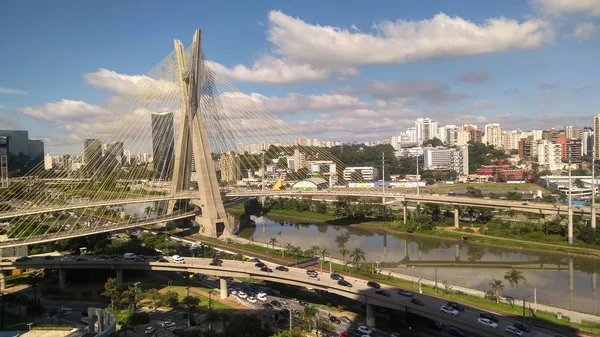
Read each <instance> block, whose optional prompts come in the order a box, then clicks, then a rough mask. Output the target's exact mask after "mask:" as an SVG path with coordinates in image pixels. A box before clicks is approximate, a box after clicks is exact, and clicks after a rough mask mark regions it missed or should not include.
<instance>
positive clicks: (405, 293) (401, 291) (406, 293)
mask: <svg viewBox="0 0 600 337" xmlns="http://www.w3.org/2000/svg"><path fill="white" fill-rule="evenodd" d="M398 294H400V295H402V296H406V297H412V295H413V292H412V291H410V290H406V289H398Z"/></svg>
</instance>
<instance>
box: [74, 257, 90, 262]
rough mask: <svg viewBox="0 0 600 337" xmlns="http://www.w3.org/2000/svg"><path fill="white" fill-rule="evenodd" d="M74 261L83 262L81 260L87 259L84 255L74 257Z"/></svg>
mask: <svg viewBox="0 0 600 337" xmlns="http://www.w3.org/2000/svg"><path fill="white" fill-rule="evenodd" d="M75 261H80V262H83V261H87V259H86V258H85V257H78V258H76V259H75Z"/></svg>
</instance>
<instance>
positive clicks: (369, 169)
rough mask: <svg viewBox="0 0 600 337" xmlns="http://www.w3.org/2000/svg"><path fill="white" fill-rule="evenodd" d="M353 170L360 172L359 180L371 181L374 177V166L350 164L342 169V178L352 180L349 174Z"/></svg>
mask: <svg viewBox="0 0 600 337" xmlns="http://www.w3.org/2000/svg"><path fill="white" fill-rule="evenodd" d="M354 172H358V173H360V174H361V176H362V180H361V181H373V180H374V179H375V177H376V173H375V168H374V167H373V166H351V167H346V168H345V169H344V180H346V181H352V178H351V176H352V173H354Z"/></svg>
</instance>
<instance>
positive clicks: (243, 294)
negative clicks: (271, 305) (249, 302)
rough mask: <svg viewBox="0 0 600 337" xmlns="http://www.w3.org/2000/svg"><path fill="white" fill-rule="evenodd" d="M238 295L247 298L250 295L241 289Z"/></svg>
mask: <svg viewBox="0 0 600 337" xmlns="http://www.w3.org/2000/svg"><path fill="white" fill-rule="evenodd" d="M237 296H238V297H239V298H246V297H248V295H247V294H246V293H245V292H243V291H241V290H240V291H238V293H237Z"/></svg>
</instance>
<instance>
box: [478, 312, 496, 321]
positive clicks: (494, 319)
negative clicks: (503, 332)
mask: <svg viewBox="0 0 600 337" xmlns="http://www.w3.org/2000/svg"><path fill="white" fill-rule="evenodd" d="M479 317H481V318H487V319H489V320H490V321H492V322H494V323H498V322H500V318H498V316H496V315H493V314H490V313H489V312H482V313H480V314H479Z"/></svg>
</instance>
